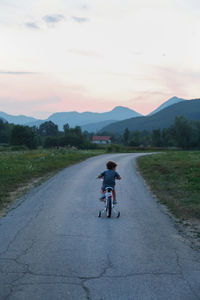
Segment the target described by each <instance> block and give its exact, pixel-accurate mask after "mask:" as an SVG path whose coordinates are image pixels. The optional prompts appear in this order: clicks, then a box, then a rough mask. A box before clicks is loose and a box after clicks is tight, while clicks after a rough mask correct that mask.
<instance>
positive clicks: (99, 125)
mask: <svg viewBox="0 0 200 300" xmlns="http://www.w3.org/2000/svg"><path fill="white" fill-rule="evenodd" d="M114 122H116V120H107V121H102V122H98V123H90V124H85V125H83V126H81V129H82V131H85V130H86V131H88V132H97V131H99V130H101V129H102V128H103V127H105V126H107V125H109V124H111V123H114Z"/></svg>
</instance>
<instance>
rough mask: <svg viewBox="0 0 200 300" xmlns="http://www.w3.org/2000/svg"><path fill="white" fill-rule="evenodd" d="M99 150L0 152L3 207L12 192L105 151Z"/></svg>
mask: <svg viewBox="0 0 200 300" xmlns="http://www.w3.org/2000/svg"><path fill="white" fill-rule="evenodd" d="M102 153H103V152H102V151H97V150H91V151H86V150H67V149H58V150H33V151H17V152H5V151H2V152H0V209H3V208H5V207H7V206H8V204H9V203H10V201H11V199H10V195H11V193H12V192H14V191H16V190H17V189H19V188H20V187H23V186H25V185H26V184H28V183H30V182H31V181H33V180H34V179H37V178H41V177H43V176H45V175H47V174H54V173H56V172H57V171H59V170H61V169H63V168H65V167H67V166H69V165H72V164H74V163H76V162H79V161H81V160H83V159H86V158H88V157H91V156H95V155H98V154H102Z"/></svg>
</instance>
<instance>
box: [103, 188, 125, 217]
mask: <svg viewBox="0 0 200 300" xmlns="http://www.w3.org/2000/svg"><path fill="white" fill-rule="evenodd" d="M104 195H105V200H104V202H105V208H104V209H102V210H100V211H99V214H98V217H99V218H100V217H101V214H102V213H104V212H105V213H106V215H107V217H108V218H110V217H111V215H112V212H113V213H114V214H115V215H116V216H117V218H119V217H120V211H117V210H116V209H115V208H114V204H113V188H112V187H110V186H108V187H106V188H105V193H104Z"/></svg>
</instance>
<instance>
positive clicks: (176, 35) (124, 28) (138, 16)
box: [0, 0, 200, 119]
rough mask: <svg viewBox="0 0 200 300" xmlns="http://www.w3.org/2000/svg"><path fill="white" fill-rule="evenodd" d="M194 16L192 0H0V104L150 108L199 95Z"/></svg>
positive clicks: (199, 38) (19, 110) (38, 110)
mask: <svg viewBox="0 0 200 300" xmlns="http://www.w3.org/2000/svg"><path fill="white" fill-rule="evenodd" d="M161 2H162V3H161ZM199 16H200V3H199V2H197V1H196V0H190V2H188V0H162V1H160V0H124V1H123V3H122V1H121V0H107V1H105V0H101V1H100V0H93V1H92V0H77V1H71V0H67V1H63V0H58V1H56V3H55V1H54V0H48V1H47V0H26V1H25V0H19V1H18V2H17V3H16V1H14V0H9V1H8V0H4V1H1V2H0V33H1V38H2V45H1V50H0V52H1V55H0V66H1V67H0V87H1V93H0V111H4V112H6V113H8V114H12V115H19V114H20V115H26V116H32V117H35V118H39V119H45V118H47V117H48V116H49V115H51V114H52V113H54V112H58V111H60V112H64V111H68V112H69V111H78V112H86V111H90V112H106V111H110V110H112V109H113V107H116V106H124V107H128V108H130V109H133V110H134V111H136V112H138V113H140V114H142V115H147V114H149V113H151V112H152V111H153V110H155V109H156V108H157V107H158V106H160V105H161V104H162V103H164V102H165V101H167V100H168V99H170V98H172V97H173V96H174V95H178V97H180V98H184V99H195V98H198V96H199V79H200V71H199V68H198V62H200V58H199V52H200V32H199V27H200V18H199Z"/></svg>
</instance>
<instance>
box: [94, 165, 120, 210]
mask: <svg viewBox="0 0 200 300" xmlns="http://www.w3.org/2000/svg"><path fill="white" fill-rule="evenodd" d="M106 167H107V170H106V171H104V172H102V173H101V174H99V175H98V178H103V184H102V187H101V192H102V194H104V192H105V188H106V187H108V186H109V187H112V188H113V191H112V193H113V204H116V203H117V201H116V192H115V189H114V188H115V179H118V180H120V179H121V176H120V175H119V174H118V173H117V172H116V167H117V163H116V162H114V161H111V160H110V161H108V162H107V164H106ZM104 198H105V195H103V196H102V197H101V198H100V200H103V199H104Z"/></svg>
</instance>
